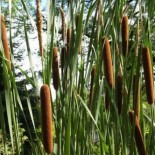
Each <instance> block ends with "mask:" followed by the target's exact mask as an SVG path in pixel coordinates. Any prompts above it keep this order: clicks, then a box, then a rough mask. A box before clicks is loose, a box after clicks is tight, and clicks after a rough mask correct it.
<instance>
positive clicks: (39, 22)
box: [36, 0, 43, 57]
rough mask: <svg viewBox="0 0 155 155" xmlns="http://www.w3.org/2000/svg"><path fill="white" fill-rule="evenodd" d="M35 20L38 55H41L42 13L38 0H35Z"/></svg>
mask: <svg viewBox="0 0 155 155" xmlns="http://www.w3.org/2000/svg"><path fill="white" fill-rule="evenodd" d="M36 6H37V11H36V20H37V31H38V40H39V49H40V55H41V57H42V56H43V41H42V15H41V11H40V0H36Z"/></svg>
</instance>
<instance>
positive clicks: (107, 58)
mask: <svg viewBox="0 0 155 155" xmlns="http://www.w3.org/2000/svg"><path fill="white" fill-rule="evenodd" d="M102 43H103V62H104V72H105V78H106V80H107V82H108V84H109V86H110V88H112V87H113V85H114V80H113V66H112V58H111V50H110V44H109V40H108V38H103V41H102Z"/></svg>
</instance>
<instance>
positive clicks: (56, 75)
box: [52, 47, 60, 91]
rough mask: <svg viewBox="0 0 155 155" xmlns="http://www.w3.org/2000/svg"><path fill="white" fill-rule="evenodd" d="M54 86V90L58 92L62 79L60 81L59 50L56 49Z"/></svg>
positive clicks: (53, 67) (54, 54)
mask: <svg viewBox="0 0 155 155" xmlns="http://www.w3.org/2000/svg"><path fill="white" fill-rule="evenodd" d="M52 69H53V86H54V89H55V90H56V91H57V90H58V88H59V84H60V79H59V65H58V48H57V47H54V48H53V65H52Z"/></svg>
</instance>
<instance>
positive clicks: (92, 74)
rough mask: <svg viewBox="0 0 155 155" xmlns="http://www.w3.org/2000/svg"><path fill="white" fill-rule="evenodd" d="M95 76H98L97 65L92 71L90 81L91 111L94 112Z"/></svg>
mask: <svg viewBox="0 0 155 155" xmlns="http://www.w3.org/2000/svg"><path fill="white" fill-rule="evenodd" d="M95 74H96V65H94V67H93V69H92V71H91V81H90V95H89V109H90V111H92V107H93V97H94V90H93V86H94V79H95Z"/></svg>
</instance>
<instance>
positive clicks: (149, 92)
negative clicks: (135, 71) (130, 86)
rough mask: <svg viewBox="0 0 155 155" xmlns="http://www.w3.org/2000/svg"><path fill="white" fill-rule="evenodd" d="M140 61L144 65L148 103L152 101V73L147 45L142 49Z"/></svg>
mask: <svg viewBox="0 0 155 155" xmlns="http://www.w3.org/2000/svg"><path fill="white" fill-rule="evenodd" d="M142 62H143V67H144V78H145V87H146V96H147V101H148V103H149V104H152V103H153V102H154V88H153V74H152V64H151V58H150V52H149V49H148V48H147V47H144V48H143V49H142Z"/></svg>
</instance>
